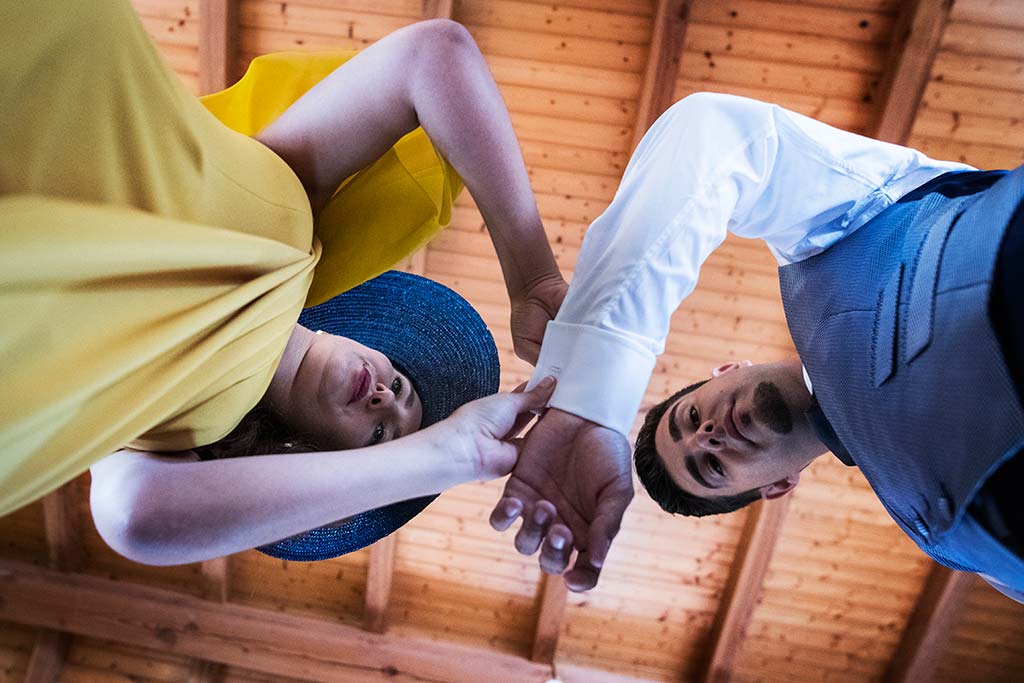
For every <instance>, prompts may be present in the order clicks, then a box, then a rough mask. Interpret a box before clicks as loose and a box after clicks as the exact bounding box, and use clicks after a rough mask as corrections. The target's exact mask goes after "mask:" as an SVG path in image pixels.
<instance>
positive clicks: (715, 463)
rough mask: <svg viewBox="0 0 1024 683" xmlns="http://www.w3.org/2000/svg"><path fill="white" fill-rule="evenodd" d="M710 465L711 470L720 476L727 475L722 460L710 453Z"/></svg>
mask: <svg viewBox="0 0 1024 683" xmlns="http://www.w3.org/2000/svg"><path fill="white" fill-rule="evenodd" d="M708 467H710V468H711V471H712V472H714V473H715V474H717V475H718V476H720V477H724V476H725V468H724V467H722V461H721V460H719V459H718V458H716V457H715V456H713V455H708Z"/></svg>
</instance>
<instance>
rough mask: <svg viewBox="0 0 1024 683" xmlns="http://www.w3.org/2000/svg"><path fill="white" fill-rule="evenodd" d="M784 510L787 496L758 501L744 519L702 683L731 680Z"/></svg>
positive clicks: (713, 632)
mask: <svg viewBox="0 0 1024 683" xmlns="http://www.w3.org/2000/svg"><path fill="white" fill-rule="evenodd" d="M788 507H789V496H783V497H782V498H776V499H775V500H762V501H761V502H759V503H755V504H754V506H753V508H752V509H751V510H750V513H749V514H748V515H747V523H746V525H745V526H744V527H743V533H742V535H741V536H740V542H739V545H738V546H737V548H736V558H735V559H734V560H733V564H732V572H731V573H730V575H729V580H728V581H727V582H726V585H725V590H724V591H723V592H722V601H721V603H719V606H718V614H717V615H716V616H715V623H714V625H713V626H712V627H711V647H710V653H709V656H708V659H707V663H706V665H705V666H704V670H703V672H702V675H701V677H700V678H699V680H701V681H704V682H705V683H724V682H725V681H728V680H729V679H730V678H731V677H732V671H733V667H734V666H735V664H736V657H737V655H738V654H739V650H740V647H741V646H742V644H743V637H744V635H745V634H746V630H747V626H749V625H750V618H751V616H752V615H753V613H754V607H755V605H756V604H757V598H758V596H759V595H760V593H761V586H762V584H763V583H764V576H765V574H766V573H767V572H768V564H769V563H770V562H771V559H772V553H773V552H774V551H775V542H776V541H777V540H778V538H779V535H780V534H781V533H782V525H783V522H784V521H785V519H786V510H787V509H788Z"/></svg>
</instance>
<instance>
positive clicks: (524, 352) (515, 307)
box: [511, 272, 569, 365]
mask: <svg viewBox="0 0 1024 683" xmlns="http://www.w3.org/2000/svg"><path fill="white" fill-rule="evenodd" d="M567 291H569V285H568V283H567V282H566V281H565V279H564V278H563V277H562V275H561V274H560V273H558V272H555V273H554V274H552V275H550V276H548V277H545V278H543V279H540V280H537V281H536V282H534V283H533V284H531V285H530V286H529V287H528V288H527V289H526V291H525V292H524V293H523V294H522V295H521V296H517V297H515V298H513V299H512V321H511V322H512V346H513V348H514V349H515V352H516V355H517V356H519V357H520V358H522V359H523V360H525V361H526V362H527V363H529V364H530V365H536V364H537V358H538V357H539V356H540V344H541V341H543V339H544V330H545V329H547V325H548V321H549V320H554V319H555V315H556V314H557V313H558V309H559V308H560V307H561V306H562V300H563V299H565V294H566V292H567Z"/></svg>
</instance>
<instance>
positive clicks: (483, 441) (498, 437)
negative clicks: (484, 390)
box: [426, 377, 555, 481]
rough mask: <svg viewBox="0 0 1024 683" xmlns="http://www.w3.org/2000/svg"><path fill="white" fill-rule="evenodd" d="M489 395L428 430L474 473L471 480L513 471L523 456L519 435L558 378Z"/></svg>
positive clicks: (548, 378)
mask: <svg viewBox="0 0 1024 683" xmlns="http://www.w3.org/2000/svg"><path fill="white" fill-rule="evenodd" d="M522 388H523V387H522V386H520V387H518V388H517V389H516V390H515V391H513V392H504V393H500V394H494V395H492V396H485V397H484V398H480V399H477V400H475V401H472V402H471V403H467V404H466V405H464V406H462V407H461V408H459V409H458V410H456V411H455V412H454V413H453V414H452V416H451V417H449V418H448V419H446V420H444V421H442V422H439V423H438V424H437V425H436V426H435V427H431V428H430V429H428V430H426V431H427V432H435V430H436V432H435V434H434V435H433V436H434V437H435V438H437V439H439V442H438V443H439V445H440V446H441V447H442V448H444V449H446V450H447V452H448V453H450V454H451V457H453V458H455V459H456V460H457V461H458V462H459V463H460V464H461V465H464V466H466V467H467V468H468V471H470V472H472V477H470V478H469V479H467V481H469V480H479V481H486V480H489V479H494V478H496V477H501V476H504V475H506V474H508V473H509V472H511V471H512V468H513V467H514V466H515V464H516V459H517V458H518V457H519V447H520V444H519V440H518V439H516V438H515V437H516V436H517V435H518V434H519V432H521V431H522V430H523V428H524V427H526V425H528V424H529V423H530V420H532V419H533V417H534V413H533V411H539V410H542V409H543V408H544V406H545V405H546V404H547V402H548V399H549V398H551V392H552V391H554V389H555V380H554V379H553V378H551V377H547V378H545V379H544V380H543V381H541V382H540V383H538V384H537V386H535V387H534V388H533V389H531V390H530V391H522Z"/></svg>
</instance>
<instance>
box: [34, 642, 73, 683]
mask: <svg viewBox="0 0 1024 683" xmlns="http://www.w3.org/2000/svg"><path fill="white" fill-rule="evenodd" d="M70 648H71V636H70V635H68V634H67V633H61V632H60V631H51V630H49V629H44V630H42V631H40V632H39V635H37V636H36V642H35V645H34V646H33V647H32V656H31V657H30V658H29V660H28V669H27V670H26V672H25V683H57V681H58V680H60V674H61V672H62V671H63V670H64V662H65V661H66V660H67V657H68V650H69V649H70Z"/></svg>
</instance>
